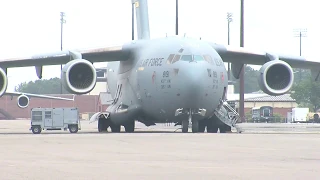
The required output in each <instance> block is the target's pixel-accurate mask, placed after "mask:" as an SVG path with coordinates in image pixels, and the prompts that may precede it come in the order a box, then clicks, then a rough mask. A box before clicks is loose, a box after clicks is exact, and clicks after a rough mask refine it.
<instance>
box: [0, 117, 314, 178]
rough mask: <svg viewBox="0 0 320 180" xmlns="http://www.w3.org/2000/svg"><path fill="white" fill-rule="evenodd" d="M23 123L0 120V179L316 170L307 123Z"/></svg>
mask: <svg viewBox="0 0 320 180" xmlns="http://www.w3.org/2000/svg"><path fill="white" fill-rule="evenodd" d="M242 126H243V127H244V126H245V125H244V124H242ZM248 126H250V124H248ZM252 126H253V125H252ZM252 126H250V128H251V131H254V128H253V127H252ZM256 126H257V127H258V126H259V124H258V125H256ZM29 127H30V121H28V120H24V121H17V120H15V121H0V142H1V148H0V159H1V161H0V179H4V180H7V179H13V180H19V179H23V180H26V179H54V180H56V179H69V180H70V179H76V180H80V179H85V180H90V179H108V180H109V179H112V180H113V179H115V180H116V179H139V180H140V179H141V180H144V179H147V180H149V179H155V180H157V179H165V180H167V179H192V180H194V179H210V180H211V179H245V180H248V179H319V178H320V177H319V176H320V151H319V148H320V134H319V133H317V132H316V131H314V132H308V130H309V129H310V128H309V129H308V128H305V129H304V130H301V131H300V132H299V133H297V134H296V133H295V132H292V133H282V132H281V131H275V133H250V132H247V133H242V134H237V133H228V134H219V133H218V134H207V133H199V134H193V133H188V134H182V133H180V132H181V130H178V131H177V132H175V133H173V132H174V131H175V130H176V127H172V126H169V127H166V126H163V125H160V126H157V127H149V128H145V127H144V126H142V125H140V124H138V123H137V128H138V129H137V133H131V134H129V133H103V134H99V133H96V131H97V130H96V124H88V123H87V122H85V121H82V130H80V131H79V133H77V134H70V133H69V132H64V131H49V132H43V133H42V134H38V135H35V134H32V133H31V132H30V131H29V130H28V129H29ZM259 131H260V132H261V130H260V129H259V130H257V132H259ZM139 132H140V133H139ZM146 132H147V133H146ZM152 132H153V133H152ZM159 132H171V133H159Z"/></svg>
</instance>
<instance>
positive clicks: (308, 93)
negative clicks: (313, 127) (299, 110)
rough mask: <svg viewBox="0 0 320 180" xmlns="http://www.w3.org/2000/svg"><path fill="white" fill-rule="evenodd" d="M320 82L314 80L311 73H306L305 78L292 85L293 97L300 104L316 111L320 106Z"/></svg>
mask: <svg viewBox="0 0 320 180" xmlns="http://www.w3.org/2000/svg"><path fill="white" fill-rule="evenodd" d="M319 95H320V82H318V81H314V80H312V78H311V74H310V73H306V74H304V78H303V80H301V81H300V82H299V81H298V80H296V83H295V84H294V86H293V87H292V94H291V97H292V98H294V99H295V100H296V101H297V103H298V104H300V105H304V106H308V107H310V108H312V109H313V111H314V112H315V111H316V110H318V109H319V108H320V96H319Z"/></svg>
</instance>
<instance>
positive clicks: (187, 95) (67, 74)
mask: <svg viewBox="0 0 320 180" xmlns="http://www.w3.org/2000/svg"><path fill="white" fill-rule="evenodd" d="M134 3H135V10H136V20H137V21H136V22H137V30H138V33H137V34H138V40H133V41H130V42H128V43H125V44H123V45H121V46H112V47H104V48H98V49H89V50H65V51H60V52H55V53H47V54H39V55H36V56H33V57H30V58H13V59H9V60H2V61H1V62H0V63H1V64H0V65H1V67H2V68H4V69H6V68H10V67H23V66H35V67H36V69H37V74H38V76H41V73H39V72H41V71H42V66H44V65H59V64H66V65H65V66H64V67H63V69H62V72H61V78H62V81H63V84H64V87H65V88H66V89H67V90H68V91H69V92H70V93H74V94H86V93H88V92H90V91H91V90H92V89H93V88H94V87H95V84H96V82H97V75H96V69H95V67H94V66H93V63H94V62H108V68H109V69H108V73H107V84H108V88H109V90H110V92H111V95H112V97H113V102H112V105H110V106H109V107H108V108H107V109H106V111H104V112H97V113H96V114H95V115H94V116H92V118H91V120H92V121H95V120H97V121H98V130H99V131H100V132H102V131H106V130H107V129H108V128H109V127H110V128H111V131H112V132H120V127H121V126H124V128H125V131H126V132H134V129H135V120H137V121H140V122H142V123H144V124H145V125H146V126H150V125H155V123H167V122H174V123H176V124H177V125H181V126H182V132H184V133H186V132H188V126H189V124H191V126H192V132H194V133H195V132H204V131H205V129H207V132H209V133H216V132H218V129H219V131H220V132H226V131H229V130H230V129H231V126H234V124H235V121H234V119H230V117H229V116H228V111H229V110H230V108H229V107H228V104H227V103H226V101H225V100H226V97H225V95H226V93H227V87H228V81H227V71H226V68H225V66H224V62H230V63H231V68H232V74H233V76H234V77H235V78H239V73H240V71H241V69H242V67H243V64H252V65H262V67H261V69H260V75H259V78H258V82H259V86H260V88H261V89H262V90H263V91H264V92H265V93H266V94H269V95H282V94H285V93H286V92H288V91H289V90H290V89H291V87H292V84H293V78H294V76H293V70H292V68H306V69H311V70H312V74H313V78H314V80H318V76H319V67H320V63H319V62H313V61H308V60H306V59H304V58H303V57H295V56H287V55H279V54H272V53H267V52H263V51H261V52H260V51H251V50H248V49H246V48H240V47H236V48H234V47H230V46H224V45H221V44H216V43H213V42H208V41H204V40H198V39H192V38H187V37H177V36H173V37H163V38H157V39H150V31H149V19H148V4H147V0H134ZM1 75H2V79H3V81H2V82H4V80H5V81H6V78H7V77H6V74H5V71H1ZM2 85H4V83H2ZM2 88H4V87H2ZM228 108H229V110H228ZM231 111H232V110H231Z"/></svg>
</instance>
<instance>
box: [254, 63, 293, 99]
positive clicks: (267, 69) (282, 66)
mask: <svg viewBox="0 0 320 180" xmlns="http://www.w3.org/2000/svg"><path fill="white" fill-rule="evenodd" d="M259 73H260V74H259V77H258V81H259V86H260V88H261V90H262V91H263V92H265V93H266V94H269V95H273V96H278V95H282V94H285V93H287V92H288V91H289V90H290V89H291V87H292V84H293V79H294V76H293V71H292V68H291V66H290V65H289V64H288V63H286V62H284V61H280V60H274V61H270V62H267V63H265V64H264V65H263V66H262V67H261V68H260V70H259Z"/></svg>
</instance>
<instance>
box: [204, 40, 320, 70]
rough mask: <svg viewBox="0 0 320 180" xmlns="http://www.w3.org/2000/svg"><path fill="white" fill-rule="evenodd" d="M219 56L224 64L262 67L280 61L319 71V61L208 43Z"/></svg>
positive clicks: (293, 66) (296, 66)
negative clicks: (271, 61) (270, 62)
mask: <svg viewBox="0 0 320 180" xmlns="http://www.w3.org/2000/svg"><path fill="white" fill-rule="evenodd" d="M209 44H210V45H211V46H212V47H213V48H214V49H215V50H216V51H217V52H218V54H219V55H220V57H221V58H222V60H223V61H224V62H231V63H238V64H251V65H263V64H264V63H266V62H268V61H270V60H276V59H278V60H282V61H285V62H286V63H288V64H289V65H290V66H291V67H292V68H302V69H316V70H317V71H319V70H320V61H319V62H317V61H310V60H307V59H305V58H304V57H301V56H290V55H283V54H277V53H268V52H264V51H258V50H252V49H248V48H244V47H232V46H225V45H221V44H215V43H209Z"/></svg>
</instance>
